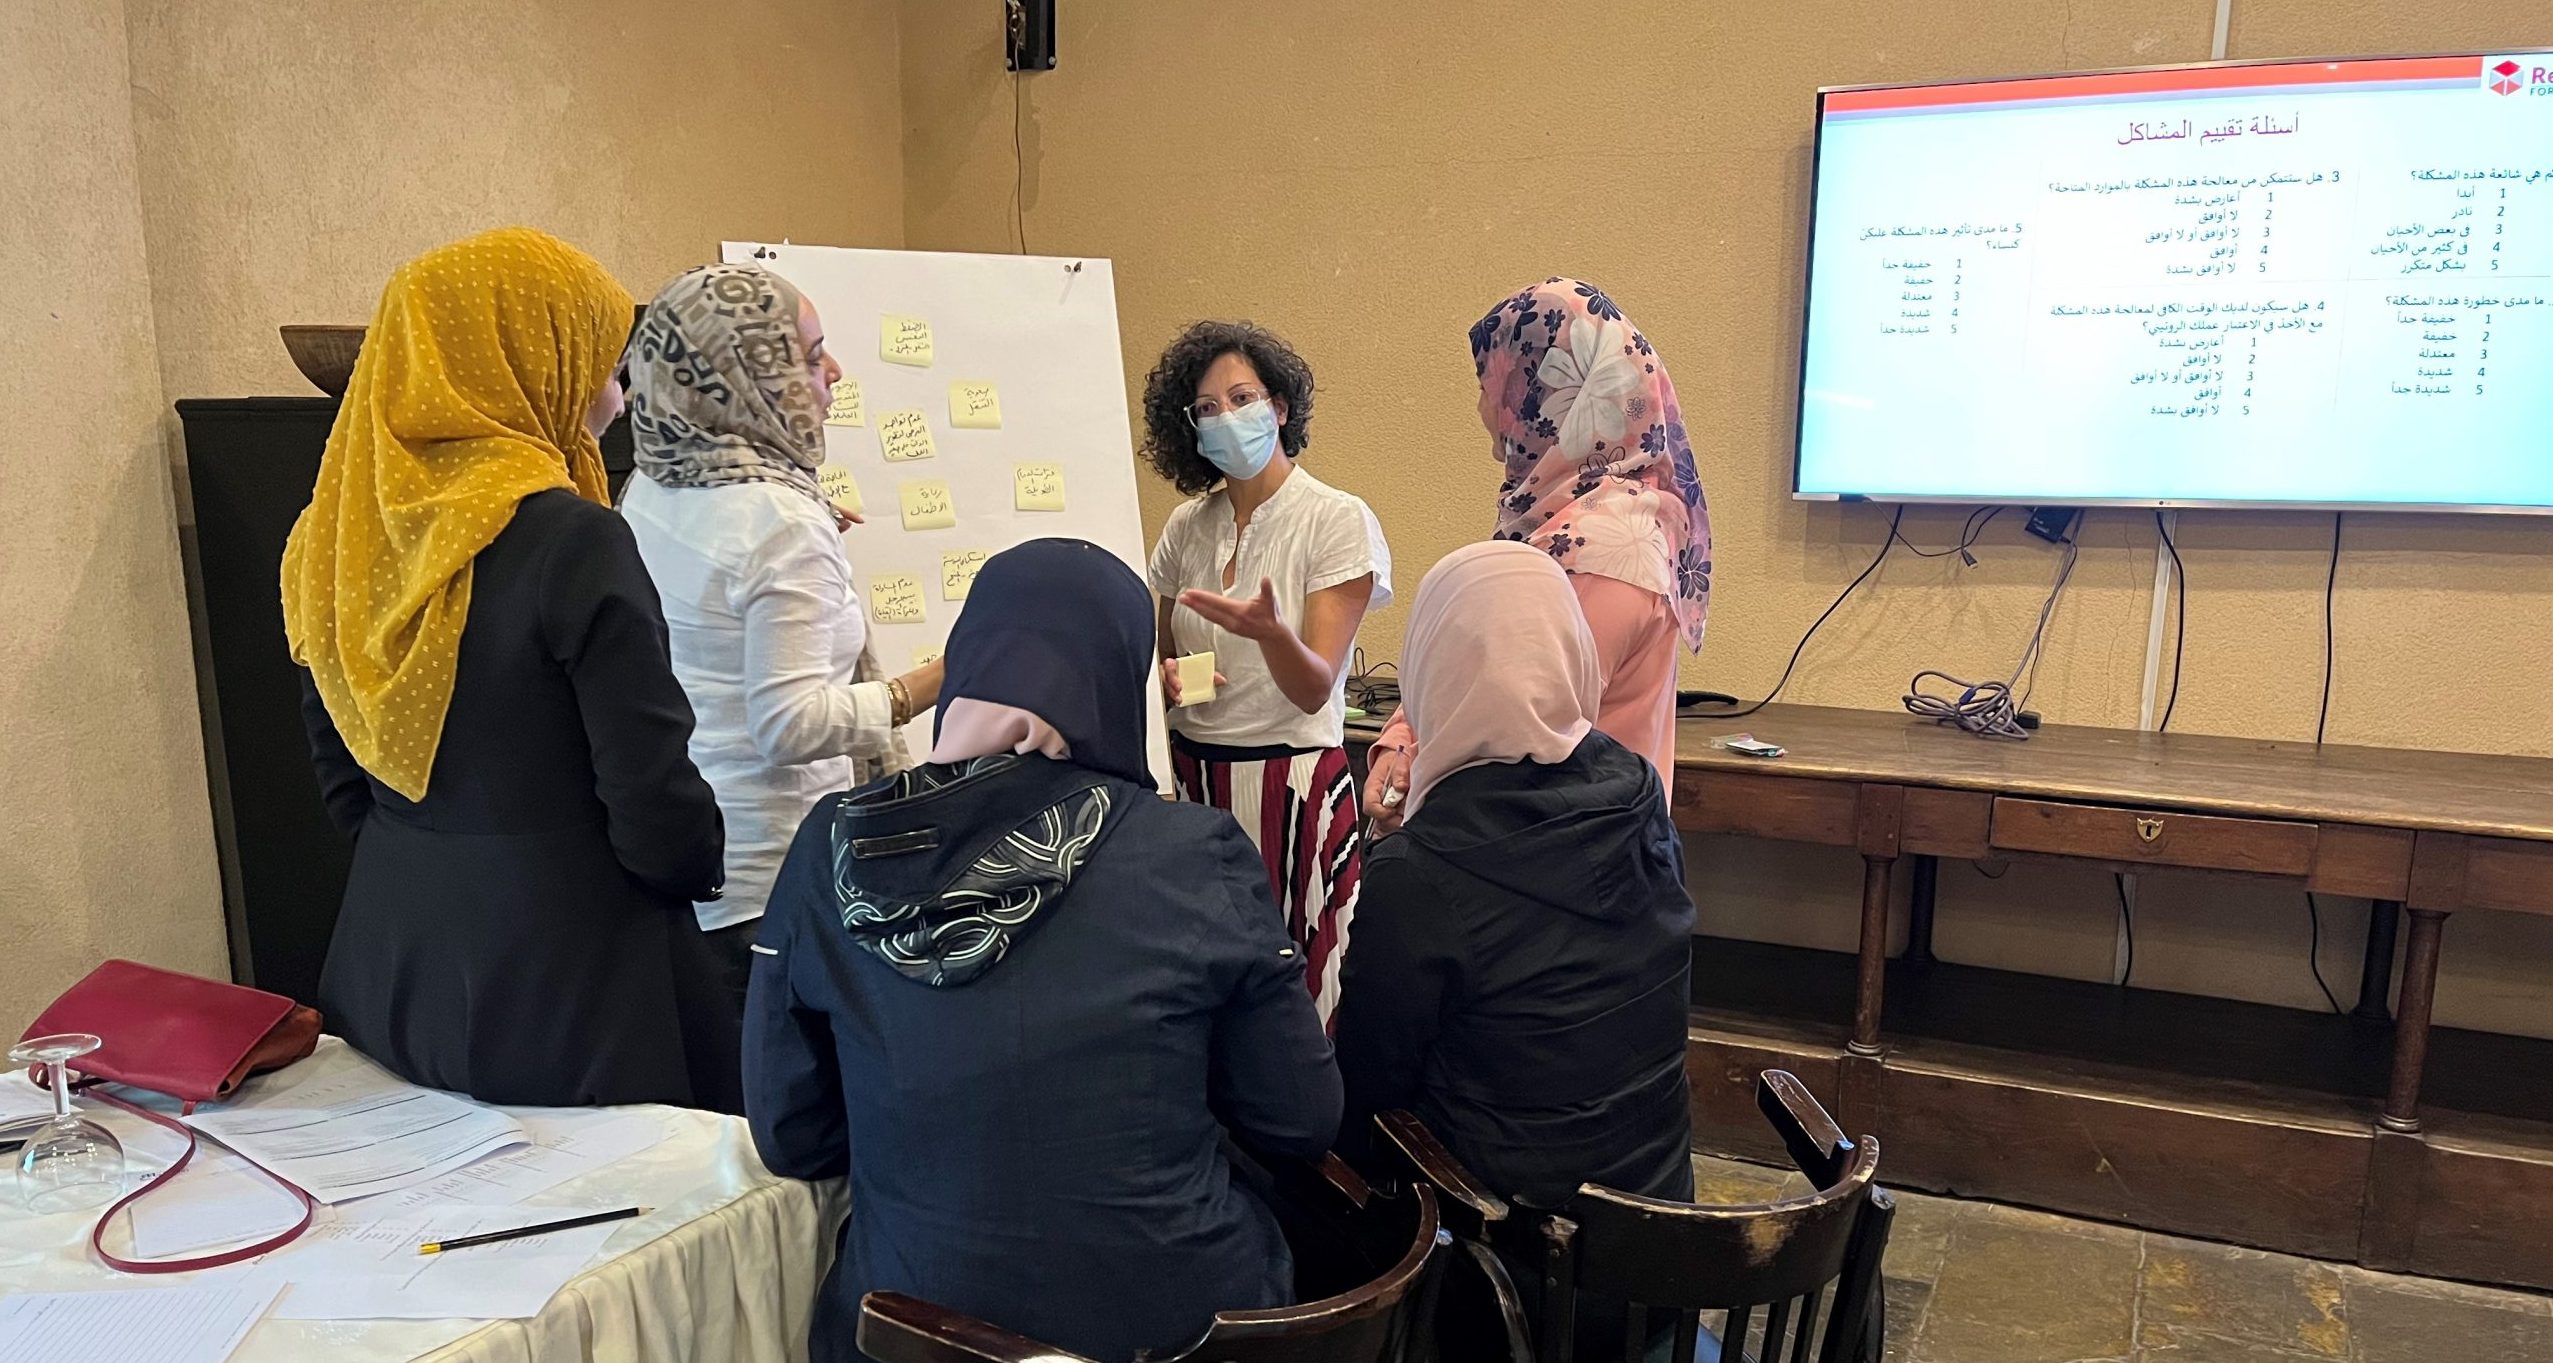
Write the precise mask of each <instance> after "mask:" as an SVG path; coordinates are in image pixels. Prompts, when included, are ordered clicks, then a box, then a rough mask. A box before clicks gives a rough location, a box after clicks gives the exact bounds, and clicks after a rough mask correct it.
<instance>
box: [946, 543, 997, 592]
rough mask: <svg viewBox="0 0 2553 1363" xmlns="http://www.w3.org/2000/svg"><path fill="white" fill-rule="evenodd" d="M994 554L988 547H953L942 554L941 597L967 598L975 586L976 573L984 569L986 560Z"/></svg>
mask: <svg viewBox="0 0 2553 1363" xmlns="http://www.w3.org/2000/svg"><path fill="white" fill-rule="evenodd" d="M992 556H993V555H992V551H991V550H988V549H953V550H950V551H949V552H948V553H945V554H942V555H940V599H941V600H942V601H963V600H965V599H966V593H967V592H968V591H969V590H970V589H972V588H973V587H974V586H975V575H976V574H977V573H980V572H982V571H984V560H986V559H988V558H991V557H992Z"/></svg>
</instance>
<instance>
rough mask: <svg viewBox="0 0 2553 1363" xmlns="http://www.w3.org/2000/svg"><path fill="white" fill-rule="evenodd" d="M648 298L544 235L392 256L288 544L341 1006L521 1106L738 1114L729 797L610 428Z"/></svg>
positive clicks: (435, 1077)
mask: <svg viewBox="0 0 2553 1363" xmlns="http://www.w3.org/2000/svg"><path fill="white" fill-rule="evenodd" d="M630 312H631V304H630V297H629V294H628V293H627V292H626V291H624V290H623V289H622V288H621V287H620V285H619V284H617V283H615V282H614V281H613V280H612V278H611V276H610V275H609V274H607V273H605V272H604V270H603V268H602V266H601V265H599V264H597V263H596V262H595V261H594V260H593V258H592V257H590V256H587V255H586V254H585V253H584V252H582V251H579V250H577V249H576V248H575V247H573V246H570V245H568V244H567V243H565V242H563V241H560V240H558V239H557V238H555V237H551V236H547V235H545V234H543V233H540V232H535V231H532V230H529V229H527V228H508V229H505V230H502V231H496V232H487V233H482V234H480V235H478V236H475V237H470V238H467V239H465V240H462V241H458V242H454V243H452V244H451V245H448V246H443V247H439V248H437V249H435V250H432V251H429V252H427V253H426V254H424V255H422V256H419V257H417V258H416V259H414V260H412V261H409V262H408V263H407V264H405V265H402V266H400V267H399V269H398V271H397V272H396V273H395V274H393V275H392V276H391V278H390V283H389V285H388V287H386V288H385V289H383V291H382V295H381V305H380V308H379V310H378V311H376V312H375V313H374V315H373V321H372V327H371V329H370V330H369V331H368V332H367V333H366V335H365V337H364V346H363V353H362V356H361V357H360V358H359V359H358V360H357V362H356V364H355V374H354V381H353V384H352V385H351V386H350V387H349V388H348V389H347V391H346V398H345V403H344V405H343V406H342V407H341V408H340V409H339V410H338V413H337V422H336V426H335V428H334V429H333V430H331V431H330V432H329V436H328V450H327V454H326V455H325V457H324V458H322V460H321V461H320V466H319V481H318V484H317V486H316V487H315V488H313V489H312V494H311V502H310V506H309V508H308V509H306V510H305V511H303V513H302V515H301V519H300V521H299V522H298V523H297V524H295V525H294V527H293V532H292V538H291V540H290V541H289V542H288V543H287V545H286V547H285V550H284V571H283V597H284V624H285V636H286V638H287V639H288V641H289V642H290V644H291V647H292V653H293V659H294V661H296V662H298V663H300V664H301V665H302V666H303V667H305V668H307V669H309V685H308V686H306V687H305V688H304V696H303V706H302V709H303V714H304V716H305V718H306V719H307V720H308V722H309V728H310V734H311V747H312V751H313V755H314V759H315V761H316V763H317V765H318V768H319V778H320V787H321V793H322V795H323V796H324V798H325V799H326V802H327V805H328V810H329V814H330V817H331V818H332V819H334V820H335V822H336V823H337V824H338V826H339V827H340V828H342V829H343V830H345V832H346V833H347V835H348V836H349V837H352V838H353V839H354V840H355V858H354V866H353V869H352V871H351V873H350V874H349V875H348V878H347V883H346V894H345V900H344V904H343V907H342V909H341V911H340V914H339V917H338V921H337V928H336V933H335V937H334V938H333V940H332V942H331V944H330V947H329V952H328V963H327V967H326V969H325V971H324V972H323V973H322V975H321V979H320V1004H321V1007H322V1008H323V1010H324V1011H325V1012H326V1013H327V1014H328V1019H329V1023H330V1025H331V1026H332V1027H333V1028H334V1029H335V1030H336V1031H338V1032H339V1033H341V1034H342V1035H344V1036H345V1038H346V1039H347V1040H348V1041H349V1042H351V1043H353V1044H354V1045H355V1047H356V1048H357V1049H359V1050H361V1051H363V1052H364V1053H365V1054H367V1055H370V1056H371V1057H373V1058H374V1059H376V1060H379V1061H380V1062H382V1063H383V1064H385V1065H387V1066H389V1067H390V1068H391V1069H393V1070H395V1071H397V1072H398V1073H399V1074H401V1075H403V1076H405V1077H407V1078H409V1079H411V1080H414V1081H415V1082H418V1083H421V1084H428V1085H431V1086H434V1087H437V1088H446V1089H457V1090H460V1091H462V1092H466V1093H469V1094H471V1095H472V1096H474V1097H477V1098H480V1099H483V1100H486V1101H490V1102H499V1103H522V1104H541V1105H559V1106H588V1105H596V1104H607V1103H634V1102H669V1103H680V1104H685V1105H691V1106H703V1107H714V1108H720V1109H723V1110H728V1111H734V1110H736V1109H737V1107H738V1096H739V1095H738V1091H737V1080H736V1064H737V1056H736V1044H735V1038H736V1018H735V1015H734V1009H733V1005H732V1003H727V1002H723V1001H722V998H721V995H720V993H719V990H718V988H717V986H716V983H715V975H714V966H713V964H712V962H711V960H710V958H709V956H708V953H707V948H706V946H705V944H704V943H703V942H702V940H701V937H700V933H699V928H698V926H697V923H696V920H695V919H694V917H693V915H692V911H691V904H692V901H694V900H700V899H710V898H714V897H715V896H716V894H717V892H718V886H719V884H720V880H721V874H720V856H721V835H720V826H719V817H718V807H717V804H716V802H715V800H714V799H713V797H712V796H711V794H710V790H709V786H708V784H707V783H706V782H704V781H703V780H702V779H701V777H700V773H699V772H698V771H696V770H695V769H694V768H693V766H692V764H691V760H690V758H689V757H688V756H686V755H685V752H684V748H685V745H686V743H687V742H688V741H689V739H690V737H691V729H692V714H691V709H690V706H689V705H688V703H687V702H686V701H685V700H684V698H683V692H682V688H681V686H680V684H679V683H677V682H676V681H675V680H674V675H673V669H672V664H671V662H670V660H669V657H668V653H667V649H666V639H665V622H664V615H663V611H662V609H661V607H660V605H659V603H658V601H657V597H656V592H655V589H654V587H653V586H651V585H650V583H649V581H648V577H647V570H646V568H645V566H644V565H643V564H642V563H641V562H640V560H639V557H638V550H637V546H636V544H635V543H634V542H633V541H632V539H631V537H630V532H629V530H628V527H627V526H626V524H625V523H624V522H623V521H622V520H621V518H620V517H619V516H617V515H615V514H614V513H613V512H612V510H611V509H610V507H609V506H608V504H607V497H606V493H605V488H604V480H603V467H602V456H601V450H600V448H599V446H598V445H597V438H598V436H599V433H600V432H601V430H602V428H603V427H604V426H606V425H608V424H609V423H610V421H611V420H612V418H613V417H614V416H616V415H617V414H618V412H619V410H620V399H621V394H620V385H619V383H618V382H617V381H615V379H614V378H613V373H614V370H615V368H616V366H617V365H618V363H619V359H620V350H621V345H622V342H623V341H624V340H625V339H626V337H627V336H628V334H629V326H630Z"/></svg>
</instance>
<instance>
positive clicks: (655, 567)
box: [621, 473, 907, 931]
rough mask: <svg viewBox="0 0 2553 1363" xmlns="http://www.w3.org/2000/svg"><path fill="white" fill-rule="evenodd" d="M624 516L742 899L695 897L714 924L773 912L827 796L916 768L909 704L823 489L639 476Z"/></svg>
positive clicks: (733, 894) (706, 922)
mask: <svg viewBox="0 0 2553 1363" xmlns="http://www.w3.org/2000/svg"><path fill="white" fill-rule="evenodd" d="M621 514H622V515H623V516H625V517H626V518H628V521H629V525H630V529H631V530H632V531H633V532H634V533H635V534H636V535H637V537H638V552H639V556H640V557H641V558H643V559H645V560H646V562H647V572H648V575H649V576H650V577H652V578H654V579H655V581H656V592H657V595H659V596H660V597H662V598H663V599H664V603H665V626H666V629H667V631H668V632H669V634H670V635H671V638H672V644H673V655H674V675H675V676H676V677H678V678H680V679H681V680H682V684H683V690H684V692H685V693H686V694H688V695H689V696H690V697H691V708H692V715H693V718H694V720H695V721H696V723H695V726H694V727H693V729H692V735H691V760H692V763H693V765H695V766H697V767H699V768H700V774H701V775H702V776H704V777H706V778H708V781H709V785H710V788H711V789H712V790H714V791H716V792H717V795H718V809H719V812H720V813H721V814H723V815H724V816H725V817H726V821H727V889H726V896H725V897H724V898H722V899H720V900H718V901H717V902H715V903H707V904H697V905H694V906H693V909H694V912H696V913H697V914H698V915H699V916H700V926H701V928H702V930H703V931H707V930H709V929H713V928H723V927H732V926H734V925H735V924H738V923H743V922H748V921H750V920H752V919H755V918H759V917H761V916H762V911H763V905H764V903H765V902H766V901H767V900H769V898H770V897H771V882H772V879H773V878H774V877H775V876H777V875H778V874H779V871H780V862H781V859H782V858H783V857H785V856H787V855H788V851H789V843H790V840H791V839H792V838H794V837H796V836H797V833H798V825H799V823H800V822H802V821H803V820H804V819H805V818H806V816H807V811H808V810H810V809H812V808H814V807H815V803H816V801H817V800H818V799H820V798H822V797H823V796H825V795H826V794H828V793H830V792H832V791H837V790H844V789H848V788H850V787H852V786H855V785H859V784H861V783H863V782H866V781H868V780H870V779H872V778H873V777H875V776H877V775H880V774H883V773H885V772H889V771H898V770H902V769H903V768H904V766H906V765H907V763H906V760H905V755H904V749H903V740H902V739H901V738H900V737H899V736H898V735H897V733H896V731H895V729H894V727H893V726H892V725H891V724H890V723H889V719H890V716H891V714H892V709H893V702H892V700H891V698H890V697H889V696H888V694H887V687H886V682H885V680H884V674H883V673H882V672H881V671H880V669H879V668H878V666H877V664H876V661H875V659H874V658H873V657H870V656H869V653H868V618H867V616H865V615H864V614H863V613H862V612H861V610H860V600H859V596H858V595H857V593H856V592H854V590H853V588H852V582H851V561H850V559H849V558H848V557H846V556H845V555H844V553H843V549H842V537H841V536H840V534H838V533H837V532H836V531H835V529H834V524H833V517H832V514H831V513H830V512H828V511H827V510H826V509H825V508H824V507H822V506H820V505H818V504H817V503H816V501H815V499H814V498H812V497H809V496H807V495H806V494H804V493H802V492H799V491H797V490H796V489H794V488H791V487H788V486H786V485H784V484H780V483H730V484H726V485H723V486H719V487H705V488H668V487H664V486H661V485H659V484H658V483H656V482H654V481H653V480H651V479H650V478H648V476H647V475H646V474H645V473H634V474H632V475H630V479H629V486H628V488H627V490H626V491H624V492H623V493H622V494H621ZM864 664H865V665H864ZM871 678H876V680H871Z"/></svg>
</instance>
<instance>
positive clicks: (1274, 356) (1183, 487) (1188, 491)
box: [1144, 322, 1312, 497]
mask: <svg viewBox="0 0 2553 1363" xmlns="http://www.w3.org/2000/svg"><path fill="white" fill-rule="evenodd" d="M1226 355H1239V356H1240V357H1241V358H1243V359H1245V360H1248V361H1249V362H1250V367H1251V368H1252V369H1255V370H1258V371H1259V381H1260V382H1261V383H1263V384H1266V385H1267V389H1268V396H1269V397H1270V398H1283V399H1284V400H1285V424H1284V425H1282V426H1280V427H1278V428H1277V444H1278V445H1279V446H1280V447H1281V448H1283V449H1284V450H1285V453H1286V456H1287V457H1288V458H1295V457H1299V456H1300V455H1301V454H1302V453H1303V447H1304V446H1305V445H1308V444H1310V443H1311V440H1312V437H1311V435H1310V430H1311V427H1312V366H1310V365H1308V364H1305V363H1304V362H1303V357H1302V356H1301V355H1298V354H1296V353H1294V347H1292V346H1290V345H1287V344H1286V343H1285V342H1284V340H1283V339H1281V338H1280V337H1278V335H1277V334H1276V333H1275V332H1273V331H1270V330H1268V329H1267V328H1266V327H1263V326H1260V325H1259V324H1258V323H1256V322H1198V323H1196V324H1195V325H1193V326H1190V327H1189V328H1188V329H1187V330H1186V331H1183V332H1180V333H1179V337H1178V339H1177V340H1174V341H1172V342H1171V343H1170V346H1169V348H1168V349H1166V350H1164V351H1162V352H1161V362H1160V363H1159V364H1156V365H1154V366H1153V367H1152V373H1151V374H1150V375H1149V376H1147V377H1146V378H1145V379H1144V458H1145V459H1146V460H1148V461H1149V462H1150V463H1151V464H1152V467H1153V470H1154V471H1155V472H1157V473H1159V474H1160V475H1161V476H1162V477H1164V478H1166V479H1169V480H1170V485H1171V486H1172V487H1175V488H1177V489H1179V491H1180V492H1181V493H1182V494H1183V495H1186V496H1190V497H1193V496H1195V495H1196V494H1198V493H1200V492H1203V491H1205V490H1207V489H1208V488H1211V487H1213V486H1214V485H1215V484H1216V483H1219V482H1221V481H1223V473H1222V471H1221V470H1219V469H1217V468H1216V467H1215V466H1214V465H1213V464H1211V463H1208V462H1207V461H1206V457H1205V456H1204V455H1202V454H1199V453H1198V452H1197V431H1196V428H1195V427H1193V426H1191V425H1189V424H1188V416H1187V408H1188V404H1189V403H1191V402H1194V401H1196V397H1197V380H1199V379H1201V378H1204V377H1205V373H1206V370H1208V369H1210V368H1212V367H1213V366H1214V362H1215V361H1217V360H1219V359H1222V358H1223V357H1224V356H1226Z"/></svg>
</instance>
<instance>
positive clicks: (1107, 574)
mask: <svg viewBox="0 0 2553 1363" xmlns="http://www.w3.org/2000/svg"><path fill="white" fill-rule="evenodd" d="M1153 624H1154V621H1153V605H1152V593H1151V592H1150V591H1149V590H1148V589H1147V588H1145V586H1144V584H1143V579H1141V578H1139V577H1136V576H1135V572H1134V570H1133V569H1131V568H1129V567H1127V566H1126V565H1125V562H1124V561H1123V560H1121V559H1119V558H1118V557H1117V556H1116V555H1115V554H1112V553H1109V552H1108V551H1107V550H1105V549H1102V548H1100V547H1099V546H1098V545H1096V544H1092V543H1090V542H1089V541H1087V540H1068V539H1044V540H1030V541H1028V542H1027V543H1026V544H1022V545H1018V546H1016V547H1014V548H1010V549H1005V550H1003V551H1002V552H1000V553H998V554H995V555H993V556H992V557H991V558H989V559H986V560H985V561H984V567H983V570H982V571H980V572H978V573H977V574H976V575H975V584H974V585H973V586H972V587H970V588H968V589H967V593H966V607H965V609H964V610H962V611H960V612H959V613H958V617H957V624H956V625H955V626H954V627H952V628H951V629H950V630H949V642H948V655H947V657H948V675H947V677H946V678H945V679H943V680H942V681H941V683H940V702H941V704H942V705H943V706H945V705H946V704H947V703H948V702H949V701H952V700H960V699H966V700H981V701H990V702H992V703H994V704H997V705H1016V706H1018V707H1019V708H1020V709H1023V710H1026V711H1027V712H1029V713H1030V714H1032V715H1035V716H1037V717H1038V718H1039V719H1042V720H1045V721H1046V722H1047V723H1048V724H1051V725H1053V726H1055V732H1057V733H1059V734H1062V735H1063V736H1064V741H1065V742H1066V743H1069V744H1071V745H1072V750H1073V755H1072V762H1073V764H1074V765H1076V766H1083V767H1088V768H1090V769H1092V770H1093V771H1100V772H1105V773H1107V774H1108V775H1110V776H1119V777H1123V778H1125V779H1126V780H1129V781H1133V782H1135V783H1136V784H1138V785H1141V786H1143V787H1145V788H1147V789H1149V788H1151V787H1152V786H1153V784H1154V781H1153V776H1152V767H1151V764H1150V763H1149V762H1148V761H1147V760H1146V757H1145V754H1146V751H1147V743H1146V725H1147V724H1148V723H1149V721H1150V718H1151V717H1150V715H1149V713H1148V711H1147V707H1146V705H1145V691H1144V683H1145V678H1146V675H1147V674H1148V673H1149V671H1150V670H1151V667H1152V658H1153V649H1154V642H1153ZM941 713H942V714H945V713H947V712H946V710H945V709H943V710H942V711H941ZM931 726H932V737H933V738H935V739H936V738H937V737H938V736H939V720H938V719H937V718H936V717H934V718H933V719H932V721H931Z"/></svg>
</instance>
